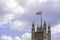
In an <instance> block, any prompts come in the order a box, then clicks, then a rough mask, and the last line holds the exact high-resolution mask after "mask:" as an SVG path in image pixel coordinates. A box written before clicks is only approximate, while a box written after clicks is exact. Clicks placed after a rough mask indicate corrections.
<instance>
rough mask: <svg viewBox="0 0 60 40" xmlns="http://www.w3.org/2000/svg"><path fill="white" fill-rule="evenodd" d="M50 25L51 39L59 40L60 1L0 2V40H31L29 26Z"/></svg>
mask: <svg viewBox="0 0 60 40" xmlns="http://www.w3.org/2000/svg"><path fill="white" fill-rule="evenodd" d="M39 11H42V13H43V21H44V20H46V22H47V24H48V23H50V25H51V36H52V37H51V39H52V40H60V0H0V40H31V25H32V22H33V20H34V23H35V25H36V26H37V24H41V23H40V21H41V20H40V16H37V15H36V12H39Z"/></svg>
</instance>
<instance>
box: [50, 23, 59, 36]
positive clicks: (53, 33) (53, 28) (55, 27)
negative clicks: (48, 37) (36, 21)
mask: <svg viewBox="0 0 60 40" xmlns="http://www.w3.org/2000/svg"><path fill="white" fill-rule="evenodd" d="M51 31H52V35H56V34H58V33H60V24H57V25H55V26H53V27H52V28H51Z"/></svg>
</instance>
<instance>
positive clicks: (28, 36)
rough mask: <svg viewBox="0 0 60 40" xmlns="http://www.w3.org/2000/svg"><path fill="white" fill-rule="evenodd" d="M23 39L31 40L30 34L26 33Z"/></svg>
mask: <svg viewBox="0 0 60 40" xmlns="http://www.w3.org/2000/svg"><path fill="white" fill-rule="evenodd" d="M21 37H22V40H31V34H30V33H24V34H23V35H22V36H21Z"/></svg>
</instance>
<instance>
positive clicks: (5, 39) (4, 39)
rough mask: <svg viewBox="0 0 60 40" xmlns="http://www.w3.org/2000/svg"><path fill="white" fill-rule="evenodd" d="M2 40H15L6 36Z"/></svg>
mask: <svg viewBox="0 0 60 40" xmlns="http://www.w3.org/2000/svg"><path fill="white" fill-rule="evenodd" d="M1 40H13V38H12V37H11V36H6V35H3V36H2V37H1Z"/></svg>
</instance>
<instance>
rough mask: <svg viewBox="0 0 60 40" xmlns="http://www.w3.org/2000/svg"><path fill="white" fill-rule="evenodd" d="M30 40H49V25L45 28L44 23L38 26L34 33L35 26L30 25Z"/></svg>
mask: <svg viewBox="0 0 60 40" xmlns="http://www.w3.org/2000/svg"><path fill="white" fill-rule="evenodd" d="M31 40H51V29H50V25H48V27H47V26H46V21H44V23H43V25H40V26H39V25H38V26H37V30H36V31H35V24H34V22H33V24H32V38H31Z"/></svg>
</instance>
